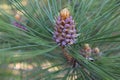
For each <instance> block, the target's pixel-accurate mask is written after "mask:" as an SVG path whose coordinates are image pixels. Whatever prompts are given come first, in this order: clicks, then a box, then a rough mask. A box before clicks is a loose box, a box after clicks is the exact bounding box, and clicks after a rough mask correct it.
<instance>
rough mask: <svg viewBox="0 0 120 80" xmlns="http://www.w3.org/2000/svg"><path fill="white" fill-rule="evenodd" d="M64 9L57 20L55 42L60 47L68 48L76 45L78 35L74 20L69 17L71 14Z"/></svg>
mask: <svg viewBox="0 0 120 80" xmlns="http://www.w3.org/2000/svg"><path fill="white" fill-rule="evenodd" d="M67 12H68V10H67V11H66V8H65V10H64V9H63V10H62V11H61V13H60V16H58V18H57V20H56V27H55V32H54V35H53V37H54V40H55V41H56V43H57V44H59V45H60V46H66V45H71V44H73V43H75V40H76V39H75V38H76V37H77V35H76V29H75V22H74V20H73V19H72V16H69V13H67Z"/></svg>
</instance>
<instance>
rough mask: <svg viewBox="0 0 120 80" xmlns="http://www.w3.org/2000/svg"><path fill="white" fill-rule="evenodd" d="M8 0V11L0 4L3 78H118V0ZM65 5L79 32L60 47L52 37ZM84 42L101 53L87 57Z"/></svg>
mask: <svg viewBox="0 0 120 80" xmlns="http://www.w3.org/2000/svg"><path fill="white" fill-rule="evenodd" d="M8 5H9V8H10V10H9V11H6V10H3V9H0V79H1V80H119V79H120V53H119V52H120V23H119V21H120V8H119V7H120V2H119V1H118V0H9V1H8ZM63 8H68V9H69V11H70V13H71V15H72V17H73V19H74V21H75V28H76V30H77V34H78V36H77V38H76V39H77V40H76V42H75V43H74V44H72V45H68V46H66V47H65V48H64V49H63V48H62V47H61V46H59V44H56V42H55V41H54V39H53V34H54V28H55V24H56V18H57V16H58V15H59V13H60V11H61V10H62V9H63ZM16 11H19V12H20V13H21V16H20V17H21V20H19V16H17V19H16V17H15V14H16ZM13 22H16V23H17V25H19V26H16V25H14V24H13ZM21 27H25V28H26V29H25V30H24V29H22V28H21ZM85 44H89V46H90V48H91V49H94V48H95V47H98V48H99V50H100V51H99V53H100V56H98V57H95V56H93V57H92V59H93V60H90V59H86V58H85V57H84V56H83V55H82V53H83V52H84V51H82V50H83V49H84V45H85ZM97 50H98V49H97ZM65 53H67V55H65ZM71 57H72V60H71V61H69V58H71ZM17 65H18V67H19V68H18V67H16V66H17Z"/></svg>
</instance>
